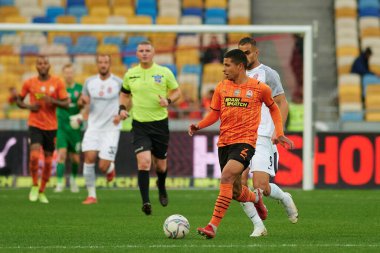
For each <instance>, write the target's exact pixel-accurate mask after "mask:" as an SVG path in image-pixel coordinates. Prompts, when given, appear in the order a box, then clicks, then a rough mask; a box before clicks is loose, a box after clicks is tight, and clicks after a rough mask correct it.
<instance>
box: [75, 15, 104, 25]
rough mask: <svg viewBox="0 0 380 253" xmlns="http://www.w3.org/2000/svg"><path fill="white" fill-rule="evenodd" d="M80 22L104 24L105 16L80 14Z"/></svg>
mask: <svg viewBox="0 0 380 253" xmlns="http://www.w3.org/2000/svg"><path fill="white" fill-rule="evenodd" d="M80 22H81V23H82V24H105V23H106V17H96V16H82V18H81V20H80Z"/></svg>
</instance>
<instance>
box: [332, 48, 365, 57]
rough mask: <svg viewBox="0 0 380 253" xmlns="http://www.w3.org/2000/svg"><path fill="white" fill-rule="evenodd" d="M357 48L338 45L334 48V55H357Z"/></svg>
mask: <svg viewBox="0 0 380 253" xmlns="http://www.w3.org/2000/svg"><path fill="white" fill-rule="evenodd" d="M359 53H360V52H359V48H357V47H350V46H343V47H338V48H337V50H336V55H337V56H338V57H341V56H354V57H357V56H358V55H359Z"/></svg>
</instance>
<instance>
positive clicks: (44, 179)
mask: <svg viewBox="0 0 380 253" xmlns="http://www.w3.org/2000/svg"><path fill="white" fill-rule="evenodd" d="M52 161H53V156H45V166H44V169H43V171H42V180H41V186H40V192H44V191H45V187H46V184H47V182H49V179H50V174H51V165H52Z"/></svg>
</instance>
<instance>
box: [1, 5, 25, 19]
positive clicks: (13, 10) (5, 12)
mask: <svg viewBox="0 0 380 253" xmlns="http://www.w3.org/2000/svg"><path fill="white" fill-rule="evenodd" d="M19 14H20V11H19V9H18V8H17V7H16V6H1V7H0V17H9V16H19Z"/></svg>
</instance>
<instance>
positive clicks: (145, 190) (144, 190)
mask: <svg viewBox="0 0 380 253" xmlns="http://www.w3.org/2000/svg"><path fill="white" fill-rule="evenodd" d="M138 183H139V188H140V193H141V198H142V201H143V204H144V203H147V202H150V201H149V171H147V170H139V171H138Z"/></svg>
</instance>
